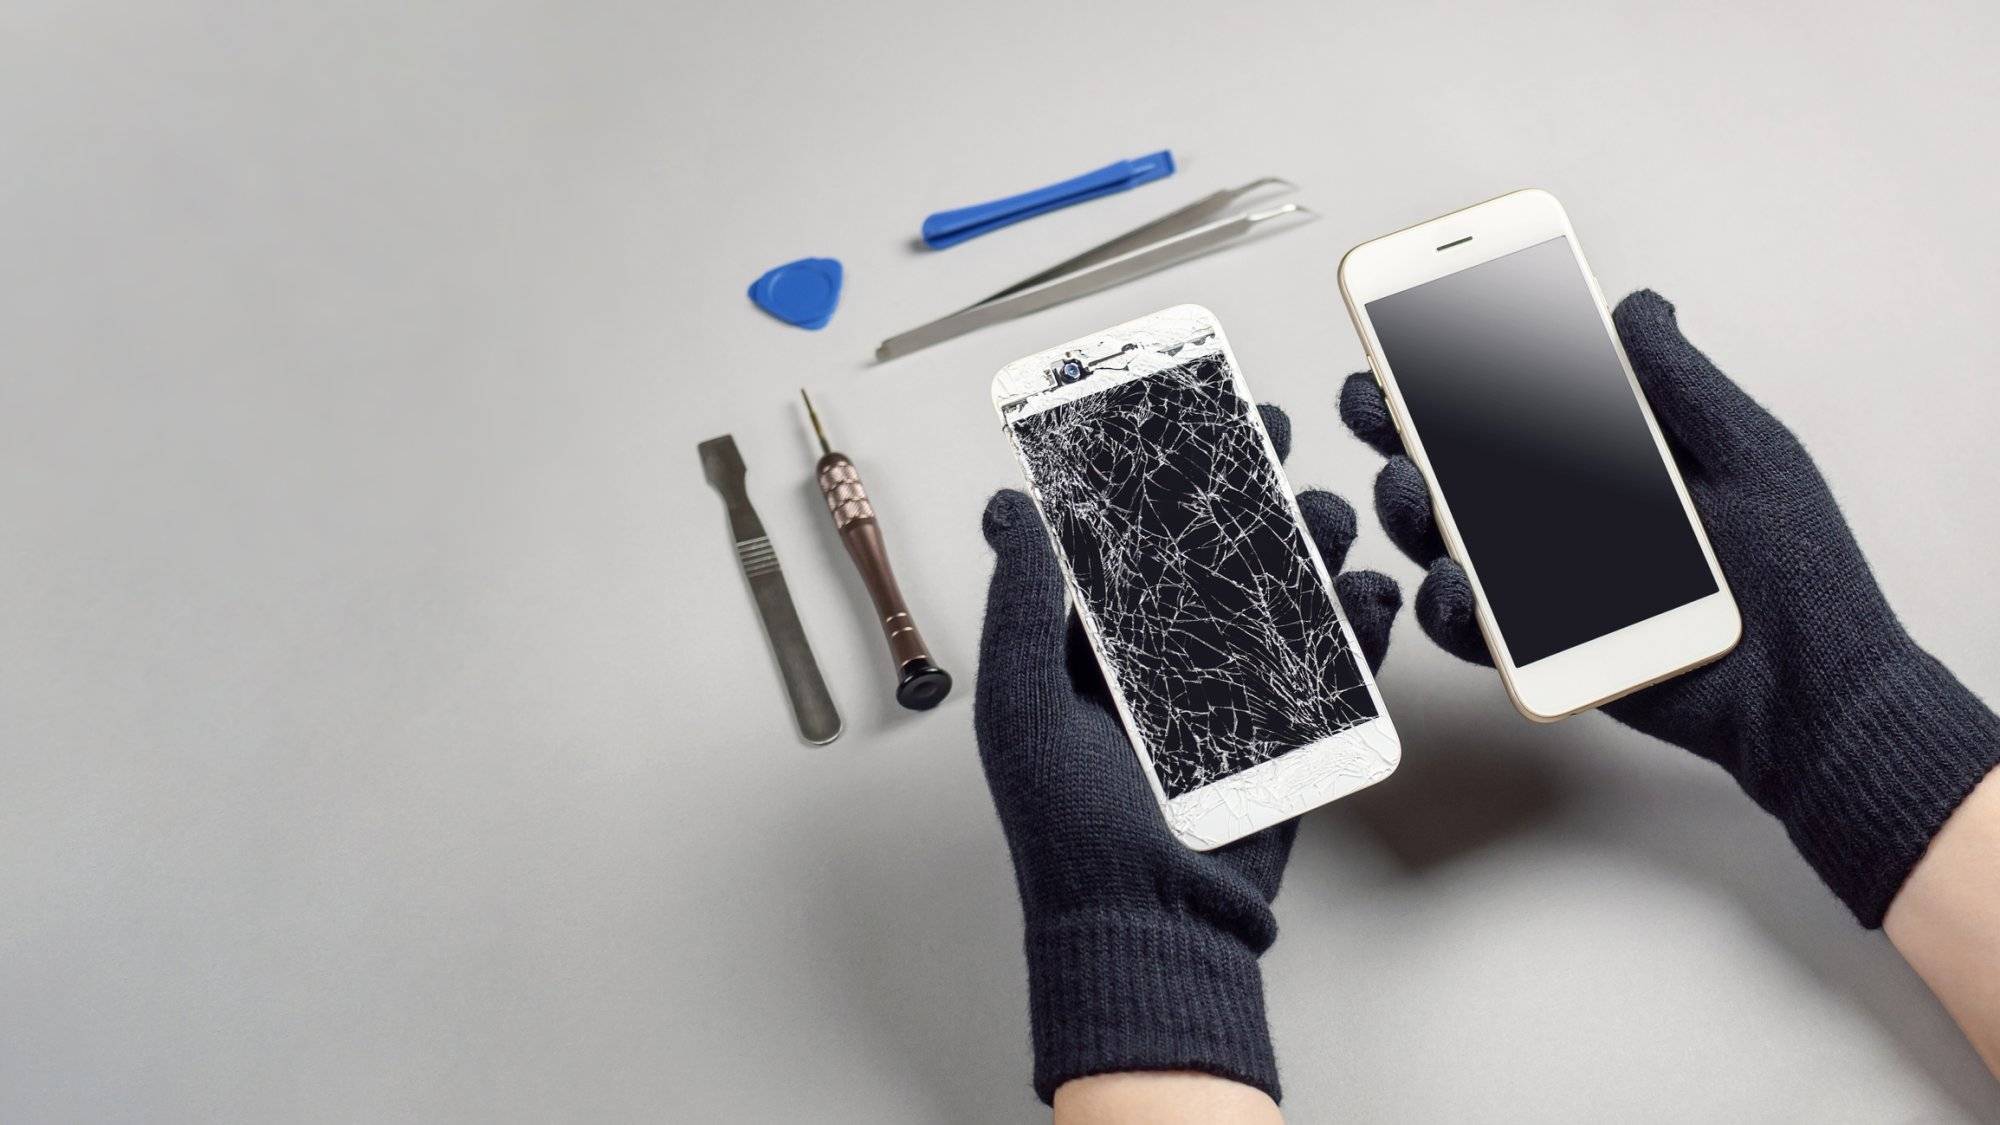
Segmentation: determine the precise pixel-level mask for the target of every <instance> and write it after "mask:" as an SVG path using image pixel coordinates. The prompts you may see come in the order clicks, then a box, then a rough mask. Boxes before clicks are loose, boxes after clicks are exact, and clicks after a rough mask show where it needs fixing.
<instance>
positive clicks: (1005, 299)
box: [875, 176, 1314, 360]
mask: <svg viewBox="0 0 2000 1125" xmlns="http://www.w3.org/2000/svg"><path fill="white" fill-rule="evenodd" d="M1271 187H1275V188H1278V189H1279V190H1280V191H1297V190H1298V187H1297V185H1294V184H1291V183H1288V182H1286V181H1284V180H1281V179H1278V178H1276V177H1275V176H1267V177H1265V178H1264V179H1261V180H1252V181H1251V182H1249V183H1247V184H1244V185H1243V186H1242V187H1238V188H1225V189H1224V190H1222V191H1218V192H1215V193H1213V194H1211V195H1205V196H1202V197H1201V198H1200V199H1197V200H1195V201H1194V202H1193V203H1190V204H1188V205H1187V206H1185V207H1182V208H1180V209H1179V210H1176V211H1172V212H1169V213H1168V214H1165V215H1162V216H1160V217H1159V218H1157V219H1154V220H1153V221H1152V222H1149V223H1146V224H1144V225H1141V226H1137V227H1134V228H1132V229H1131V230H1128V231H1126V232H1125V233H1124V234H1121V235H1119V236H1118V237H1116V238H1114V239H1112V240H1111V241H1109V242H1105V243H1102V244H1100V245H1097V246H1093V247H1091V248H1090V249H1088V250H1085V251H1084V252H1083V253H1081V254H1078V255H1077V256H1075V257H1073V258H1069V259H1067V260H1065V261H1061V262H1057V263H1056V264H1055V265H1053V266H1050V267H1049V268H1048V269H1045V270H1043V271H1042V272H1040V273H1038V274H1036V275H1034V276H1033V277H1028V278H1023V279H1021V280H1020V281H1017V282H1015V283H1014V284H1012V285H1009V286H1008V287H1007V288H1005V289H1002V290H1001V291H1000V292H998V293H995V294H993V295H992V296H991V297H988V298H986V299H985V300H983V301H979V302H976V303H974V304H972V305H968V306H967V307H965V308H962V309H960V310H958V311H957V312H955V313H952V314H951V315H950V316H945V317H940V318H938V319H937V320H933V321H931V322H930V323H929V324H926V325H924V326H922V327H921V328H912V329H911V330H909V331H908V332H904V333H902V334H901V335H897V336H891V337H889V338H888V339H886V340H884V341H882V344H881V346H880V347H878V348H876V349H875V358H876V359H877V360H885V359H895V358H896V357H897V356H902V355H908V354H910V353H911V352H914V351H918V350H920V349H922V348H928V347H930V346H931V345H932V344H937V343H942V342H944V341H946V340H949V339H952V338H953V337H956V336H962V335H964V334H965V333H967V332H971V331H972V330H974V329H976V328H984V327H986V326H987V325H989V324H998V323H1000V322H1001V321H1003V320H1012V319H1013V318H1015V317H1017V316H1021V315H1024V314H1026V313H1031V312H1037V311H1039V310H1041V309H1046V308H1049V307H1050V306H1052V305H1060V304H1062V303H1063V302H1064V301H1069V300H1074V299H1075V298H1077V297H1081V296H1084V295H1085V294H1088V293H1096V292H1098V291H1099V290H1102V289H1109V288H1111V287H1112V286H1114V285H1121V284H1123V283H1125V282H1127V281H1130V280H1132V279H1133V278H1135V277H1140V276H1142V275H1144V274H1149V273H1152V272H1153V271H1154V270H1158V269H1164V268H1166V267H1167V266H1171V265H1173V264H1175V263H1176V262H1184V261H1186V260H1187V259H1189V258H1193V257H1198V256H1200V255H1202V254H1206V253H1208V252H1209V251H1211V250H1214V249H1216V248H1217V247H1220V246H1222V245H1224V244H1225V243H1228V242H1230V241H1232V240H1234V239H1237V238H1240V237H1242V236H1243V235H1246V234H1248V233H1250V231H1251V230H1253V229H1255V228H1256V227H1257V226H1258V225H1259V224H1261V223H1265V222H1268V221H1270V220H1272V219H1282V218H1284V217H1285V216H1288V215H1301V216H1304V217H1306V218H1312V217H1314V216H1313V213H1312V212H1311V211H1309V210H1307V209H1306V208H1304V207H1301V206H1299V205H1298V204H1296V203H1281V204H1279V205H1278V206H1276V207H1267V208H1265V209H1263V210H1245V211H1238V212H1236V213H1235V214H1230V215H1221V213H1222V212H1224V211H1227V210H1229V209H1230V208H1231V207H1232V206H1234V205H1235V204H1236V202H1237V201H1238V200H1240V199H1242V198H1243V197H1244V196H1246V195H1249V194H1251V193H1253V192H1257V191H1261V190H1263V189H1264V188H1271ZM1218 215H1221V217H1220V218H1218V217H1216V216H1218Z"/></svg>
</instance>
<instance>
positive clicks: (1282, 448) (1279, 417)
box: [1257, 402, 1292, 463]
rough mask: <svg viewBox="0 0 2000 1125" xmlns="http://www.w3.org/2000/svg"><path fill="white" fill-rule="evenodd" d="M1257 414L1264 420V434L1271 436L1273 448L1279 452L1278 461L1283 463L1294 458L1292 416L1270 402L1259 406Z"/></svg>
mask: <svg viewBox="0 0 2000 1125" xmlns="http://www.w3.org/2000/svg"><path fill="white" fill-rule="evenodd" d="M1257 413H1258V414H1259V415H1260V416H1262V417H1263V419H1264V432H1265V433H1268V434H1270V435H1271V448H1272V449H1275V450H1277V451H1278V461H1279V462H1280V463H1283V462H1284V461H1286V460H1289V459H1290V458H1291V456H1292V416H1291V415H1289V414H1287V413H1285V411H1284V408H1283V407H1280V406H1275V405H1273V404H1271V403H1268V402H1260V403H1258V404H1257Z"/></svg>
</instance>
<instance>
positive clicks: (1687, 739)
mask: <svg viewBox="0 0 2000 1125" xmlns="http://www.w3.org/2000/svg"><path fill="white" fill-rule="evenodd" d="M1613 318H1614V320H1615V321H1616V322H1617V325H1618V335H1619V337H1620V338H1621V339H1623V340H1624V342H1625V350H1626V353H1627V354H1628V355H1630V357H1631V359H1632V368H1633V371H1634V372H1635V373H1636V374H1637V375H1638V377H1639V382H1640V385H1641V386H1643V387H1644V388H1645V391H1646V398H1647V400H1648V401H1649V402H1651V403H1652V406H1653V412H1654V413H1655V414H1656V415H1657V416H1658V417H1659V420H1660V427H1661V428H1662V429H1663V430H1664V431H1666V434H1667V437H1668V438H1669V440H1670V443H1671V444H1672V446H1673V449H1674V455H1675V459H1676V460H1677V461H1679V463H1680V467H1681V474H1682V475H1683V476H1684V477H1685V478H1686V480H1687V485H1688V491H1689V492H1690V493H1691V494H1692V495H1693V497H1694V503H1695V507H1696V508H1697V509H1699V510H1700V512H1701V516H1702V523H1703V525H1704V526H1705V527H1707V529H1708V536H1709V539H1710V541H1711V542H1712V543H1713V544H1714V546H1715V553H1716V556H1717V557H1718V558H1719V559H1720V560H1721V562H1722V570H1723V573H1724V574H1726V575H1727V576H1728V578H1729V585H1730V588H1731V589H1732V590H1733V591H1734V593H1735V595H1736V601H1737V604H1738V606H1739V607H1740V608H1741V610H1742V612H1743V640H1742V643H1740V644H1739V645H1738V646H1737V647H1736V649H1735V650H1734V651H1733V652H1731V653H1730V654H1729V655H1727V656H1725V657H1723V658H1722V659H1721V660H1719V661H1717V662H1715V663H1714V664H1711V665H1709V666H1707V667H1705V668H1700V669H1697V670H1695V671H1693V672H1690V673H1688V674H1686V675H1684V676H1680V677H1678V678H1676V679H1672V680H1668V681H1667V682H1665V683H1663V684H1658V685H1656V686H1654V687H1651V688H1647V689H1646V690H1644V691H1640V692H1635V693H1634V694H1632V695H1629V696H1627V697H1625V698H1624V699H1621V700H1618V701H1617V702H1615V703H1611V704H1608V705H1606V706H1605V708H1604V710H1605V711H1606V712H1607V713H1609V714H1610V715H1611V717H1613V718H1615V719H1617V720H1618V721H1619V722H1622V723H1625V724H1626V725H1628V726H1630V727H1633V728H1634V729H1637V730H1640V731H1644V732H1645V733H1647V734H1650V735H1653V736H1654V737H1656V738H1660V739H1664V740H1666V741H1668V742H1672V743H1675V744H1676V745H1679V746H1683V747H1685V748H1687V749H1689V750H1692V751H1694V752H1695V753H1696V754H1699V755H1701V756H1702V757H1704V758H1707V759H1709V760H1710V761H1712V762H1714V763H1716V764H1717V765H1719V766H1721V767H1722V768H1723V769H1725V770H1728V771H1729V773H1730V774H1731V775H1732V776H1734V777H1735V778H1736V780H1737V782H1738V783H1739V784H1741V785H1742V786H1743V789H1744V791H1745V792H1747V793H1749V794H1750V796H1751V798H1752V799H1753V800H1755V801H1756V802H1757V803H1758V804H1759V805H1762V806H1763V807H1764V808H1765V809H1766V810H1768V811H1769V812H1771V813H1772V814H1773V815H1774V816H1776V817H1777V818H1778V819H1779V820H1780V821H1782V822H1783V823H1784V825H1785V828H1786V830H1787V831H1789V832H1790V833H1791V837H1792V840H1793V842H1794V843H1796V844H1797V845H1798V848H1799V851H1800V852H1801V853H1803V854H1804V856H1805V858H1806V861H1807V862H1808V863H1810V864H1812V866H1813V869H1814V870H1816V871H1818V872H1819V875H1820V878H1822V879H1824V880H1825V881H1826V885H1827V886H1829V887H1831V888H1832V889H1833V892H1834V893H1835V894H1837V895H1839V896H1840V898H1841V900H1842V901H1843V902H1845V903H1847V905H1848V907H1849V908H1850V909H1851V910H1853V911H1854V915H1855V917H1857V918H1859V919H1860V920H1861V923H1862V924H1863V925H1865V926H1868V927H1871V928H1873V927H1876V926H1880V925H1881V924H1882V916H1883V914H1884V913H1886V912H1887V911H1888V909H1889V903H1890V901H1891V900H1892V899H1894V898H1895V897H1896V892H1897V891H1898V890H1899V889H1901V887H1902V885H1903V879H1904V878H1905V877H1906V876H1907V875H1908V874H1909V873H1910V869H1911V868H1912V867H1914V866H1916V863H1917V861H1918V860H1919V859H1921V858H1923V854H1924V849H1925V848H1926V847H1927V846H1928V845H1929V844H1930V840H1931V837H1932V836H1934V835H1936V834H1937V831H1938V829H1939V828H1941V827H1942V826H1943V825H1944V822H1945V819H1946V818H1947V817H1949V816H1950V815H1951V812H1952V810H1953V809H1955V808H1957V807H1958V803H1959V802H1960V801H1961V800H1963V799H1964V797H1965V795H1966V794H1967V793H1969V792H1971V791H1972V788H1973V787H1974V786H1975V785H1977V784H1978V783H1979V780H1980V779H1981V778H1982V777H1984V776H1985V774H1986V772H1987V770H1989V769H1991V768H1992V766H1993V764H1994V762H1995V761H1996V760H2000V720H1996V719H1995V717H1994V714H1993V712H1992V711H1990V710H1988V709H1987V708H1986V706H1985V705H1984V704H1982V703H1980V701H1979V700H1978V698H1977V697H1975V696H1974V695H1973V694H1972V693H1971V692H1970V691H1968V690H1966V688H1965V686H1964V685H1963V684H1961V683H1959V682H1958V680H1957V679H1955V678H1954V677H1953V676H1952V674H1951V673H1950V672H1948V671H1946V670H1945V668H1944V666H1943V665H1941V664H1939V663H1938V662H1937V660H1936V659H1934V658H1933V657H1932V656H1931V655H1930V654H1929V653H1927V652H1925V651H1924V650H1923V649H1921V648H1919V647H1918V646H1917V643H1916V642H1915V641H1914V640H1911V639H1910V635H1909V634H1908V633H1907V632H1905V631H1904V629H1903V626H1902V623H1901V622H1899V621H1897V620H1896V615H1895V614H1894V613H1893V612H1892V611H1891V610H1890V609H1889V603H1888V602H1887V601H1886V600H1884V599H1883V597H1882V591H1881V590H1880V589H1879V588H1878V587H1877V586H1876V585H1875V578H1874V576H1873V575H1872V574H1870V573H1869V570H1868V563H1867V561H1866V560H1865V559H1863V558H1862V557H1861V549H1860V547H1859V546H1857V545H1856V544H1855V542H1854V536H1853V534H1852V533H1851V532H1849V531H1848V529H1847V521H1846V520H1844V519H1842V518H1841V514H1840V507H1839V505H1837V504H1835V503H1834V500H1833V494H1832V493H1830V492H1828V491H1827V487H1826V481H1825V480H1823V479H1821V477H1820V474H1819V470H1818V469H1817V468H1816V467H1815V466H1814V465H1813V461H1812V458H1811V457H1810V456H1808V455H1807V454H1806V451H1805V449H1804V448H1803V447H1802V446H1800V444H1799V441H1798V439H1797V438H1795V437H1793V436H1792V434H1791V431H1789V430H1787V429H1786V428H1785V427H1784V425H1783V424H1781V423H1780V422H1779V421H1778V420H1777V419H1776V418H1774V417H1772V416H1771V414H1770V412H1769V411H1766V410H1765V409H1764V408H1763V407H1761V406H1759V405H1757V403H1756V402H1755V401H1753V400H1752V399H1751V398H1750V396H1749V395H1747V394H1745V393H1743V391H1742V390H1741V389H1740V388H1738V387H1737V386H1736V384H1734V383H1732V382H1730V381H1729V378H1728V376H1726V375H1724V374H1723V373H1722V372H1721V371H1719V370H1717V369H1716V367H1715V365H1714V364H1712V363H1710V362H1709V361H1708V357H1706V356H1704V355H1702V354H1701V352H1699V351H1697V350H1696V349H1695V347H1694V345H1692V344H1690V343H1688V342H1687V340H1686V339H1685V338H1684V337H1682V335H1681V333H1680V328H1679V326H1678V325H1677V324H1676V323H1675V320H1674V307H1673V306H1672V305H1670V304H1668V303H1667V301H1666V300H1665V298H1663V297H1661V296H1660V295H1659V294H1657V293H1654V292H1652V291H1651V290H1644V291H1641V292H1638V293H1634V294H1632V295H1631V296H1629V297H1627V298H1625V300H1623V301H1621V302H1620V303H1619V305H1618V308H1617V311H1616V312H1615V313H1614V317H1613ZM1340 415H1341V418H1342V419H1344V420H1345V421H1346V422H1347V425H1348V428H1349V429H1351V430H1353V431H1354V433H1355V434H1356V435H1357V436H1358V437H1360V438H1361V439H1362V440H1363V441H1366V442H1367V443H1369V444H1370V445H1372V446H1374V447H1375V448H1376V449H1377V450H1379V451H1381V452H1382V453H1383V454H1385V455H1387V456H1388V457H1389V463H1388V464H1387V465H1385V466H1383V468H1382V472H1381V475H1380V476H1378V477H1376V479H1375V510H1376V513H1377V514H1378V515H1379V516H1380V517H1381V520H1382V525H1383V527H1384V529H1385V530H1387V531H1388V533H1389V538H1390V539H1392V540H1394V541H1395V543H1396V545H1397V546H1398V547H1400V548H1402V550H1403V551H1404V553H1406V554H1408V555H1409V556H1410V557H1411V558H1412V559H1414V560H1416V562H1417V564H1418V565H1419V566H1425V567H1429V568H1430V573H1429V575H1428V576H1426V577H1425V579H1424V581H1423V584H1422V586H1420V587H1419V588H1418V590H1417V604H1416V614H1417V621H1418V623H1419V624H1421V625H1422V626H1423V630H1424V632H1426V633H1428V634H1429V635H1430V637H1431V639H1432V640H1434V641H1436V642H1437V643H1438V645H1439V646H1440V647H1442V648H1443V649H1445V650H1446V651H1447V652H1450V653H1452V654H1454V655H1456V656H1459V657H1462V658H1464V659H1466V660H1472V661H1477V662H1479V663H1482V664H1490V663H1492V658H1491V656H1490V655H1488V653H1487V650H1486V642H1485V640H1484V639H1483V638H1482V637H1481V636H1480V633H1479V628H1478V625H1477V624H1476V623H1475V621H1474V618H1473V593H1472V587H1471V584H1470V583H1469V582H1467V581H1466V577H1465V572H1464V571H1463V570H1461V569H1460V568H1459V566H1458V564H1457V563H1455V562H1453V561H1452V560H1451V559H1450V558H1448V557H1446V556H1445V554H1444V544H1443V542H1442V540H1440V539H1439V537H1438V532H1437V526H1436V523H1435V521H1434V519H1433V517H1432V512H1431V500H1430V493H1429V491H1428V490H1427V489H1426V488H1425V485H1424V480H1423V477H1422V475H1421V474H1420V473H1419V472H1418V471H1417V468H1416V466H1415V465H1414V464H1413V463H1412V462H1411V461H1410V459H1409V458H1408V457H1406V456H1404V455H1403V451H1402V444H1401V442H1400V441H1399V440H1398V439H1397V437H1396V431H1395V428H1394V426H1393V425H1392V424H1391V423H1390V420H1389V413H1388V408H1387V406H1386V404H1384V402H1383V401H1382V395H1381V392H1380V391H1379V390H1378V389H1377V387H1376V385H1375V381H1374V378H1373V377H1372V376H1370V375H1367V374H1360V375H1353V376H1350V377H1349V378H1348V380H1347V384H1346V386H1344V387H1343V388H1342V389H1341V394H1340Z"/></svg>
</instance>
